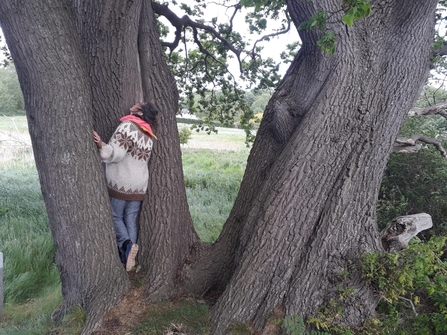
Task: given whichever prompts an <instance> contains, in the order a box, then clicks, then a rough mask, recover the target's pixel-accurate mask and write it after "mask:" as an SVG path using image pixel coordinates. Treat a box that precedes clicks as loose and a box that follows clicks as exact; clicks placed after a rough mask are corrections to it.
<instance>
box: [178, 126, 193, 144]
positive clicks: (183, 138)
mask: <svg viewBox="0 0 447 335" xmlns="http://www.w3.org/2000/svg"><path fill="white" fill-rule="evenodd" d="M191 134H192V133H191V130H190V129H189V128H188V127H183V128H182V129H181V130H180V131H179V136H180V144H187V143H188V141H189V140H190V139H191Z"/></svg>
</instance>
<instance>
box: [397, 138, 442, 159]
mask: <svg viewBox="0 0 447 335" xmlns="http://www.w3.org/2000/svg"><path fill="white" fill-rule="evenodd" d="M442 140H443V138H431V137H428V136H425V135H420V134H418V135H413V136H411V138H403V137H399V138H397V139H396V142H395V143H394V145H393V152H396V153H415V152H418V151H419V150H420V149H421V148H422V145H420V144H417V143H416V142H417V141H420V142H424V143H427V144H432V145H434V146H435V147H436V149H438V151H439V152H440V153H441V155H442V157H444V158H447V151H446V150H445V149H444V147H443V146H442Z"/></svg>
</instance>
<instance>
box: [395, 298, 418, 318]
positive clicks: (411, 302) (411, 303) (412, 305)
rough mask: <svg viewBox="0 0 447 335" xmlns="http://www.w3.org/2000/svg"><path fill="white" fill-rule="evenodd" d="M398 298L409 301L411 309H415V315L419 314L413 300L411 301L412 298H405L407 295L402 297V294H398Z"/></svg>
mask: <svg viewBox="0 0 447 335" xmlns="http://www.w3.org/2000/svg"><path fill="white" fill-rule="evenodd" d="M398 298H399V299H402V300H405V301H406V302H408V303H409V304H410V306H411V309H413V313H414V315H415V316H418V313H417V312H416V308H415V307H414V304H413V301H411V299H408V298H405V297H401V296H400V295H399V296H398Z"/></svg>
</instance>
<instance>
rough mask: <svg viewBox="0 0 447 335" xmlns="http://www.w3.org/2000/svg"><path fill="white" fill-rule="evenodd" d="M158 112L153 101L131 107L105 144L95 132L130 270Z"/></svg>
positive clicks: (121, 248)
mask: <svg viewBox="0 0 447 335" xmlns="http://www.w3.org/2000/svg"><path fill="white" fill-rule="evenodd" d="M157 115H158V110H157V108H156V107H155V106H154V105H153V104H152V103H150V102H149V103H148V102H143V103H136V104H135V105H134V106H132V108H130V114H129V115H127V116H124V117H122V118H121V119H120V121H121V124H120V125H119V126H118V128H117V129H116V130H115V132H114V133H113V135H112V137H111V138H110V140H109V143H107V144H105V143H103V142H102V140H101V137H100V136H99V135H98V133H97V132H96V131H93V139H94V141H95V143H96V145H97V146H98V149H99V153H100V156H101V159H102V161H103V162H104V163H105V174H106V181H107V189H108V192H109V197H110V203H111V206H112V214H113V223H114V227H115V234H116V241H117V244H118V251H119V256H120V260H121V262H122V263H123V265H124V266H125V267H126V270H127V271H131V270H132V269H133V268H134V267H135V257H136V255H137V252H138V245H137V239H138V224H137V219H138V214H139V212H140V208H141V202H142V201H143V199H144V196H145V194H146V190H147V185H148V180H149V169H148V162H149V158H150V156H151V152H152V146H153V141H152V138H155V139H157V138H156V137H155V135H154V133H153V132H152V127H151V126H154V125H155V124H156V120H157Z"/></svg>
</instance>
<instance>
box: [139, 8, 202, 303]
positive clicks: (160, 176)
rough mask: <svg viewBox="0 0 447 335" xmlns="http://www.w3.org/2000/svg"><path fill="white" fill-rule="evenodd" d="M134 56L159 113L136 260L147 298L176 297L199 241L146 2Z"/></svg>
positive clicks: (172, 95) (172, 89)
mask: <svg viewBox="0 0 447 335" xmlns="http://www.w3.org/2000/svg"><path fill="white" fill-rule="evenodd" d="M139 55H140V65H141V81H142V85H143V94H144V97H145V100H150V101H153V102H154V103H155V104H156V105H157V106H158V107H159V108H161V109H162V111H163V114H162V116H160V117H159V120H158V126H157V128H156V131H157V133H156V134H157V136H158V140H157V141H156V145H155V146H154V151H153V154H152V157H151V162H150V177H149V191H148V197H147V199H146V200H145V206H144V208H143V211H142V216H141V218H142V220H141V221H142V224H143V225H144V226H143V227H144V228H145V229H142V231H141V236H140V240H141V241H143V243H146V244H147V245H145V246H144V247H143V248H142V252H141V255H140V257H139V260H140V261H141V262H142V264H144V268H145V269H147V275H146V282H147V290H146V292H147V294H148V299H149V300H150V301H156V300H160V299H166V298H169V297H172V296H175V295H177V294H179V293H180V292H179V289H180V288H181V285H180V284H181V283H182V281H183V279H182V278H181V272H180V270H181V269H182V268H183V265H184V263H185V262H190V261H191V257H193V255H194V252H195V249H196V247H197V246H198V245H199V237H198V235H197V234H196V232H195V230H194V227H193V223H192V218H191V215H190V213H189V207H188V203H187V199H186V189H185V183H184V178H183V168H182V152H181V149H180V138H179V136H178V129H177V121H176V118H175V115H176V113H177V111H178V101H179V96H178V91H177V85H176V82H175V78H174V76H173V74H172V72H171V71H170V70H169V68H168V66H167V64H166V60H165V58H164V53H163V50H162V48H161V44H160V40H159V33H158V27H157V23H156V21H155V16H154V12H153V10H152V6H151V3H150V2H148V1H146V2H144V5H143V10H142V17H141V24H140V32H139Z"/></svg>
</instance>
